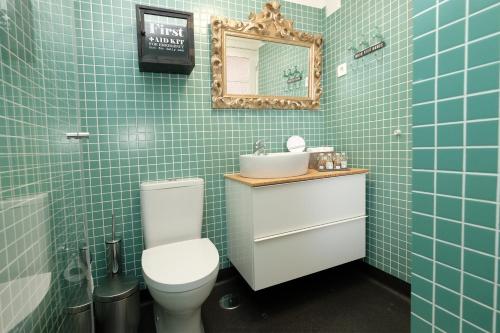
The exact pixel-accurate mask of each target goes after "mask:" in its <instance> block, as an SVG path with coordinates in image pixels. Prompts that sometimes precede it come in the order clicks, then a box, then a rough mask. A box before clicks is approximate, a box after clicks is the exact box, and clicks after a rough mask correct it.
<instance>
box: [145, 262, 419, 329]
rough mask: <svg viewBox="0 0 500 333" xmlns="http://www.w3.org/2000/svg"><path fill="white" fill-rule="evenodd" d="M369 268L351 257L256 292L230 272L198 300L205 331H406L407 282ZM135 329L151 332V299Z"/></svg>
mask: <svg viewBox="0 0 500 333" xmlns="http://www.w3.org/2000/svg"><path fill="white" fill-rule="evenodd" d="M374 271H375V270H373V269H367V268H366V264H363V263H360V262H356V263H352V264H347V265H343V266H340V267H336V268H334V269H330V270H327V271H323V272H320V273H316V274H313V275H310V276H307V277H304V278H301V279H297V280H294V281H290V282H287V283H283V284H281V285H278V286H274V287H271V288H267V289H264V290H261V291H258V292H254V291H253V290H252V289H251V288H250V287H248V285H247V284H246V282H245V281H244V280H243V279H242V278H241V277H240V276H233V277H232V278H229V279H226V280H223V281H220V282H218V283H217V284H216V286H215V288H214V290H213V292H212V293H211V295H210V296H209V298H208V299H207V301H206V302H205V304H204V305H203V309H202V316H203V322H204V325H205V332H206V333H222V332H339V333H344V332H369V333H384V332H388V333H400V332H401V333H403V332H410V300H409V297H408V295H407V293H408V291H409V289H408V285H406V284H404V283H399V282H397V281H395V279H391V278H389V279H388V280H386V276H385V275H384V274H381V273H380V272H377V271H375V273H374ZM389 285H391V286H389ZM227 293H237V294H239V296H240V301H241V305H240V307H239V308H237V309H235V310H224V309H222V308H221V307H220V306H219V298H220V297H221V296H223V295H225V294H227ZM140 332H151V333H152V332H154V323H153V315H152V305H151V304H150V303H149V304H147V305H145V306H143V308H142V320H141V330H140Z"/></svg>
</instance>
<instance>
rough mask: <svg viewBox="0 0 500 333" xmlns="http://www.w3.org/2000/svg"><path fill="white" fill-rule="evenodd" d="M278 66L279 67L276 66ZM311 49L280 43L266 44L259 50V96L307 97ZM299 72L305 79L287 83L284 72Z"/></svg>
mask: <svg viewBox="0 0 500 333" xmlns="http://www.w3.org/2000/svg"><path fill="white" fill-rule="evenodd" d="M276 64H278V65H276ZM308 64H309V49H307V48H305V47H300V46H291V45H284V44H278V43H266V44H265V45H263V46H261V47H260V48H259V72H258V73H259V76H258V77H259V90H258V92H259V94H261V95H274V96H307V92H308V88H307V86H306V82H307V77H308V73H307V72H308ZM295 66H297V70H298V71H300V72H302V73H303V79H302V80H301V81H299V82H295V83H287V78H285V77H283V72H284V71H285V72H286V73H288V71H289V70H291V71H292V72H294V71H295Z"/></svg>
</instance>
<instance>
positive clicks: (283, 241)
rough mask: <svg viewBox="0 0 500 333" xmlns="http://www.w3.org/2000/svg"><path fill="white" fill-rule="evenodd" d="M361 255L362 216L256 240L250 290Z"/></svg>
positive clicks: (363, 241)
mask: <svg viewBox="0 0 500 333" xmlns="http://www.w3.org/2000/svg"><path fill="white" fill-rule="evenodd" d="M364 256H365V218H364V217H360V218H355V219H347V220H344V221H340V222H336V223H329V224H325V225H321V226H316V227H313V228H308V229H304V230H301V231H296V232H292V233H285V234H282V235H278V236H273V237H266V238H261V239H256V240H254V279H253V281H252V282H253V284H254V285H253V286H252V288H253V289H254V290H259V289H263V288H267V287H270V286H272V285H275V284H278V283H282V282H285V281H289V280H293V279H295V278H298V277H301V276H305V275H308V274H311V273H315V272H318V271H321V270H324V269H327V268H330V267H334V266H337V265H340V264H343V263H346V262H349V261H352V260H356V259H359V258H363V257H364ZM247 281H248V280H247Z"/></svg>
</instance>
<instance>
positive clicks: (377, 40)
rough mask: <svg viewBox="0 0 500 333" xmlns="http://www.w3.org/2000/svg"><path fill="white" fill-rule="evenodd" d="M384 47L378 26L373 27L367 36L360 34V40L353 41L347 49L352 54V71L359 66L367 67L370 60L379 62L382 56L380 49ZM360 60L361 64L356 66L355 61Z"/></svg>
mask: <svg viewBox="0 0 500 333" xmlns="http://www.w3.org/2000/svg"><path fill="white" fill-rule="evenodd" d="M386 45H387V43H386V42H385V39H384V36H383V35H382V33H381V31H380V27H378V26H374V27H373V28H372V29H371V30H370V33H369V34H366V33H365V34H362V35H361V40H359V41H356V40H353V42H352V45H351V46H350V47H349V48H348V49H347V50H348V51H350V52H351V54H352V58H351V61H350V62H351V67H352V68H353V70H355V69H356V68H357V67H359V66H363V65H367V64H368V63H370V62H371V60H377V62H381V61H382V58H383V56H384V55H383V51H381V49H382V48H384V47H385V46H386ZM365 57H366V58H365ZM360 59H361V64H356V60H360Z"/></svg>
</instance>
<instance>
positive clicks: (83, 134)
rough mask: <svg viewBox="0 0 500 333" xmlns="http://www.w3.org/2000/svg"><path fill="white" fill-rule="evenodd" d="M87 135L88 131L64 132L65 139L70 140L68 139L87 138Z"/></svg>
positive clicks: (88, 134)
mask: <svg viewBox="0 0 500 333" xmlns="http://www.w3.org/2000/svg"><path fill="white" fill-rule="evenodd" d="M89 136H90V133H89V132H70V133H66V139H68V140H70V139H76V140H80V139H88V138H89Z"/></svg>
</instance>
